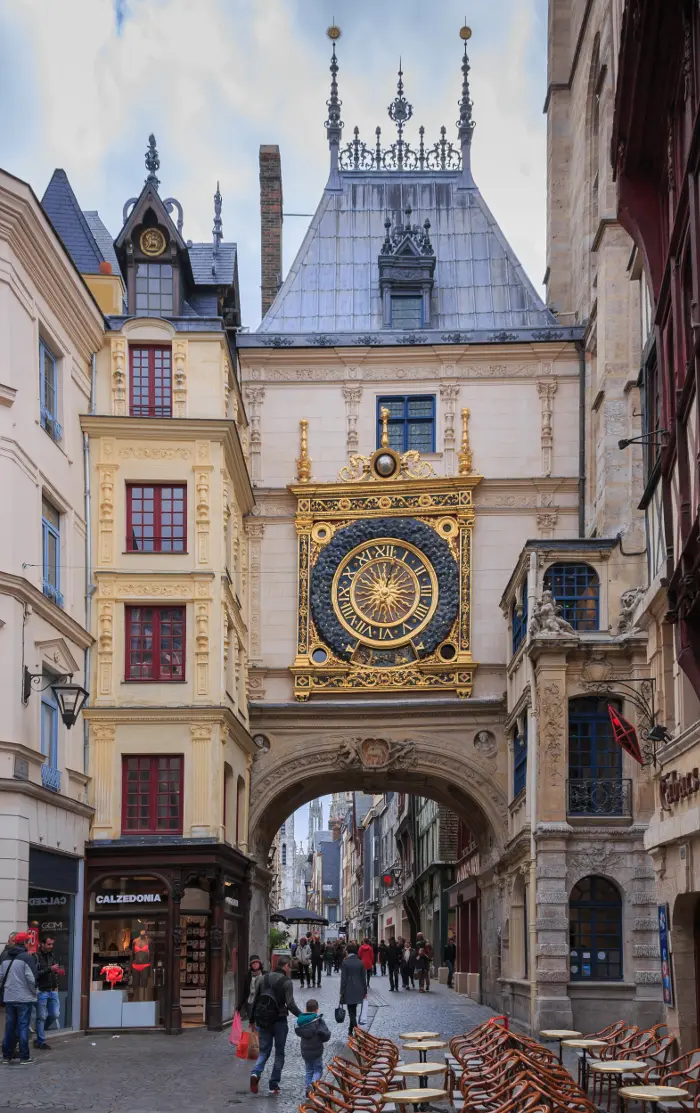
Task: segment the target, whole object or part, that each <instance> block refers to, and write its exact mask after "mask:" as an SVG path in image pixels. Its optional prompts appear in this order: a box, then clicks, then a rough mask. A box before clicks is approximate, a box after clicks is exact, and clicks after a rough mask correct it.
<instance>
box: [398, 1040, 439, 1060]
mask: <svg viewBox="0 0 700 1113" xmlns="http://www.w3.org/2000/svg"><path fill="white" fill-rule="evenodd" d="M443 1047H447V1043H446V1041H445V1040H415V1041H411V1042H409V1043H405V1044H404V1045H403V1048H404V1051H417V1052H418V1062H419V1063H425V1062H427V1060H428V1052H429V1051H441V1050H442V1048H443Z"/></svg>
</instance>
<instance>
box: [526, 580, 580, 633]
mask: <svg viewBox="0 0 700 1113" xmlns="http://www.w3.org/2000/svg"><path fill="white" fill-rule="evenodd" d="M530 633H531V634H532V636H533V637H540V638H541V637H552V636H553V635H556V634H573V635H574V636H575V635H576V631H575V630H574V628H573V626H571V624H570V623H568V622H567V621H566V619H565V618H562V611H561V607H560V606H559V604H558V603H556V602H555V601H554V596H553V595H552V593H551V591H543V592H542V597H541V598H540V599H538V600H537V601H536V603H535V609H534V611H533V614H532V619H531V620H530Z"/></svg>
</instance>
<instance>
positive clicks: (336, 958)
mask: <svg viewBox="0 0 700 1113" xmlns="http://www.w3.org/2000/svg"><path fill="white" fill-rule="evenodd" d="M344 958H345V945H344V943H341V941H340V940H338V942H337V943H336V945H335V954H334V955H333V969H334V970H335V972H336V974H337V973H338V971H339V970H340V964H341V963H342V961H343V959H344Z"/></svg>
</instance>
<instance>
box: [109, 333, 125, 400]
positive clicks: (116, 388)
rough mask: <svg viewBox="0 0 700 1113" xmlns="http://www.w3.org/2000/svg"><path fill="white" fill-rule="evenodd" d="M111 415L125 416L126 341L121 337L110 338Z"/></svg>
mask: <svg viewBox="0 0 700 1113" xmlns="http://www.w3.org/2000/svg"><path fill="white" fill-rule="evenodd" d="M111 347H112V413H113V414H114V415H115V417H125V416H126V352H127V348H126V340H125V339H124V337H123V336H115V337H113V338H112V345H111Z"/></svg>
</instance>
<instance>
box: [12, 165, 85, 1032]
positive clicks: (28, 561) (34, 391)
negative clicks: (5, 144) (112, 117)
mask: <svg viewBox="0 0 700 1113" xmlns="http://www.w3.org/2000/svg"><path fill="white" fill-rule="evenodd" d="M102 338H103V320H102V314H101V312H100V310H99V307H98V305H97V303H96V302H95V300H94V298H93V296H92V294H91V293H90V290H89V289H88V286H87V285H86V283H85V282H84V281H83V279H82V278H81V276H80V274H79V273H78V271H77V270H76V268H75V266H74V265H73V262H72V260H71V258H70V256H69V254H68V253H67V251H66V249H65V248H64V246H63V244H62V243H61V241H60V239H59V238H58V236H57V234H56V232H55V231H54V228H53V227H52V225H51V223H50V222H49V220H48V219H47V217H46V214H45V212H44V211H43V210H42V207H41V205H40V203H39V201H38V199H37V197H36V196H35V195H34V193H33V192H32V189H31V187H30V186H29V185H27V184H26V183H25V182H22V181H20V180H18V179H17V178H13V177H12V176H11V175H9V174H6V173H4V172H2V171H0V448H1V451H0V489H2V492H3V496H2V498H3V530H2V536H1V539H0V653H1V654H2V656H1V662H2V663H1V664H0V673H1V675H2V677H3V685H2V701H0V709H1V710H0V722H1V724H2V725H1V727H0V737H1V738H2V741H0V938H1V939H3V940H5V939H6V938H7V935H8V933H9V932H10V931H14V930H18V929H26V926H27V924H28V923H31V924H36V925H38V929H39V930H40V931H41V932H45V931H51V932H53V933H54V934H55V935H56V939H57V946H56V951H57V953H59V954H60V957H61V960H62V961H63V962H64V964H65V966H66V975H65V976H63V977H62V978H61V981H60V985H59V992H60V998H61V1014H62V1023H63V1024H64V1026H68V1027H70V1026H74V1027H77V1026H78V1013H79V1009H78V1005H79V984H80V977H79V972H80V964H81V943H82V904H83V893H84V880H83V852H84V845H85V842H86V840H87V838H88V832H89V826H90V819H91V816H92V811H93V809H92V807H91V802H90V797H89V795H88V793H89V781H90V778H89V767H88V759H87V751H86V746H85V735H84V731H83V726H84V724H83V720H82V717H81V718H79V719H78V722H77V723H76V724H75V725H74V726H73V727H72V728H71V729H70V730H69V729H67V728H66V727H65V726H64V724H63V721H62V719H61V716H60V714H59V711H58V707H57V703H56V699H55V697H54V695H53V692H52V690H51V684H52V683H56V682H57V681H59V680H60V679H61V678H65V677H67V676H69V675H72V676H73V679H74V681H75V682H77V683H79V684H84V683H85V667H86V653H87V651H88V650H89V649H90V647H91V646H92V644H93V639H92V637H91V634H90V630H89V622H88V619H87V616H86V553H87V549H86V528H87V526H86V507H85V498H84V474H85V473H84V465H83V438H82V434H81V429H80V420H79V414H80V413H81V412H84V411H87V410H88V408H89V406H90V395H91V361H92V357H93V354H94V353H95V352H98V351H99V350H100V348H101V346H102ZM88 687H89V683H88Z"/></svg>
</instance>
